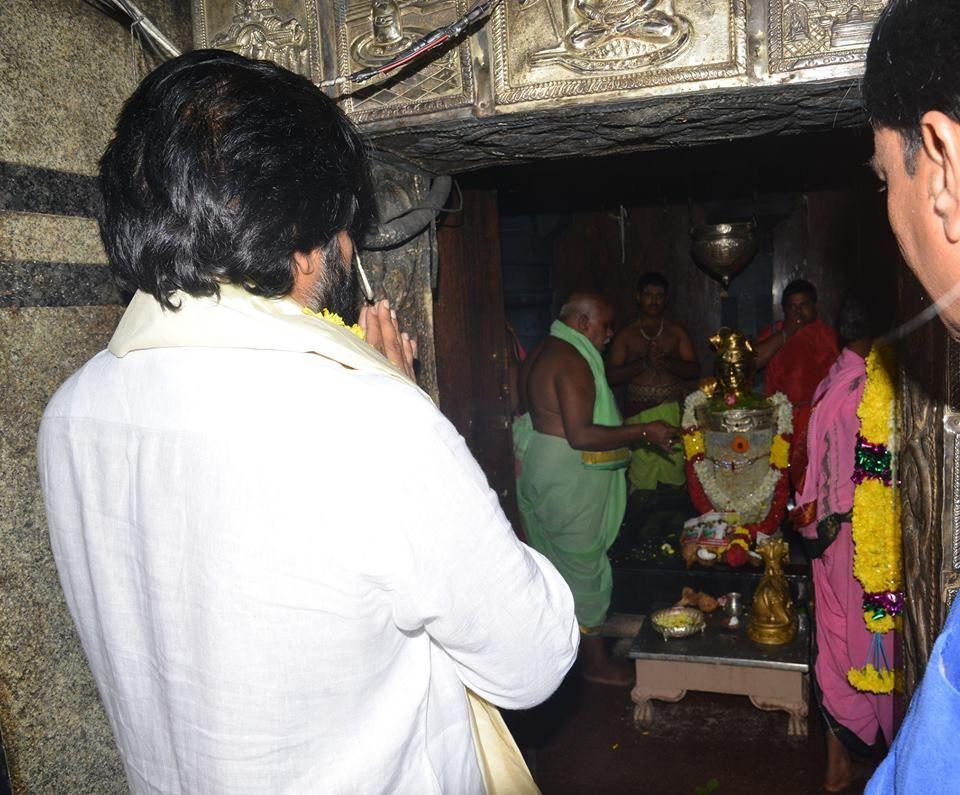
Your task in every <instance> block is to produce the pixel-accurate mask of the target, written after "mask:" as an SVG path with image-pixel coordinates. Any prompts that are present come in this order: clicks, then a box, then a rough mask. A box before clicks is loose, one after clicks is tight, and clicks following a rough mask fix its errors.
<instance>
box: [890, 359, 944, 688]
mask: <svg viewBox="0 0 960 795" xmlns="http://www.w3.org/2000/svg"><path fill="white" fill-rule="evenodd" d="M900 376H901V387H900V434H901V452H900V473H899V475H900V480H901V483H902V488H901V490H900V499H901V527H902V531H903V567H904V586H905V591H906V596H907V599H906V607H905V612H906V618H905V621H904V631H903V647H904V658H905V665H904V675H905V679H906V690H907V694H908V695H909V694H910V693H912V692H913V690H914V688H915V687H916V685H917V684H918V683H919V681H920V678H921V677H922V676H923V671H924V668H925V666H926V661H927V658H928V657H929V656H930V650H931V649H932V648H933V642H934V640H935V639H936V636H937V634H938V633H939V632H940V626H941V607H940V605H941V595H940V582H939V577H938V576H937V574H938V573H939V572H940V570H941V556H942V546H941V543H942V540H941V519H942V490H941V489H942V485H941V482H940V479H939V477H938V476H939V474H940V473H939V472H938V469H939V467H938V466H936V462H938V461H940V460H941V455H942V451H943V425H942V422H941V417H942V407H941V405H940V404H938V403H937V402H935V401H934V400H931V398H930V395H929V392H928V391H927V390H926V389H925V388H924V387H923V385H922V384H921V383H919V382H918V381H917V380H915V379H914V377H913V376H912V375H911V373H910V372H908V369H907V367H905V366H903V365H901V370H900Z"/></svg>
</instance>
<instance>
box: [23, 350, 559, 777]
mask: <svg viewBox="0 0 960 795" xmlns="http://www.w3.org/2000/svg"><path fill="white" fill-rule="evenodd" d="M39 455H40V476H41V485H42V488H43V493H44V498H45V502H46V508H47V516H48V521H49V526H50V536H51V542H52V546H53V551H54V556H55V558H56V561H57V567H58V569H59V572H60V577H61V581H62V583H63V589H64V593H65V595H66V600H67V604H68V606H69V608H70V612H71V614H72V616H73V618H74V620H75V622H76V624H77V627H78V630H79V634H80V638H81V641H82V643H83V646H84V649H85V651H86V654H87V657H88V659H89V662H90V666H91V669H92V671H93V674H94V678H95V680H96V682H97V687H98V689H99V692H100V696H101V699H102V700H103V702H104V705H105V708H106V711H107V715H108V717H109V719H110V722H111V725H112V727H113V731H114V735H115V737H116V740H117V743H118V746H119V748H120V753H121V756H122V758H123V762H124V766H125V769H126V773H127V777H128V783H129V785H130V787H131V789H132V790H133V791H134V792H151V793H153V792H161V793H180V792H190V793H195V792H196V793H207V792H210V793H214V792H216V793H220V792H223V793H243V792H251V793H273V792H291V793H292V792H303V793H318V792H324V793H327V792H329V793H354V792H355V793H377V792H384V793H416V794H417V795H421V794H422V793H430V792H447V793H457V794H458V795H459V793H474V792H482V790H483V784H482V781H481V777H480V771H479V768H478V765H477V761H476V755H475V749H474V746H473V740H472V737H471V731H470V727H469V723H468V715H467V702H466V697H465V692H464V685H466V686H468V687H470V688H471V689H472V690H474V691H475V692H476V693H478V694H479V695H481V696H483V697H484V698H486V699H487V700H489V701H490V702H492V703H494V704H496V705H498V706H502V707H505V708H509V709H518V708H525V707H531V706H533V705H535V704H537V703H539V702H541V701H543V700H544V699H546V698H547V697H548V696H549V695H550V694H551V693H552V692H553V691H554V689H555V688H556V687H557V686H558V685H559V683H560V681H561V680H562V678H563V676H564V674H565V673H566V672H567V670H568V669H569V667H570V666H571V664H572V662H573V659H574V657H575V655H576V648H577V643H578V629H577V625H576V621H575V618H574V615H573V601H572V597H571V595H570V591H569V589H568V588H567V586H566V584H565V583H564V582H563V580H562V579H561V577H560V576H559V574H558V573H557V572H556V570H555V569H554V568H553V567H552V566H551V564H550V563H549V562H547V561H546V559H544V558H543V557H542V556H540V555H539V554H537V553H536V552H534V551H533V550H531V549H529V548H527V547H526V546H524V545H523V544H521V543H520V542H519V541H517V539H516V538H515V536H514V533H513V530H512V529H511V528H510V526H509V524H508V522H507V520H506V519H505V517H504V515H503V513H502V512H501V510H500V507H499V505H498V502H497V499H496V496H495V495H494V493H493V492H492V491H491V490H490V488H489V487H488V485H487V483H486V479H485V478H484V475H483V473H482V472H481V470H480V469H479V467H478V466H477V464H476V462H475V461H474V460H473V458H472V456H471V455H470V453H469V452H468V450H467V448H466V446H465V444H464V442H463V440H462V439H461V438H460V437H459V436H458V434H457V433H456V431H455V430H454V429H453V427H452V426H451V425H450V424H449V423H448V422H447V421H446V419H444V417H443V416H442V415H441V414H440V413H439V412H438V411H437V410H436V408H435V407H434V406H433V405H432V404H431V403H430V402H429V401H427V400H426V399H424V397H423V396H422V394H420V393H419V392H418V391H417V390H415V389H414V388H413V387H411V386H409V385H407V384H405V383H403V382H402V381H400V380H399V379H396V378H390V377H388V376H384V375H381V374H377V373H362V372H355V371H351V370H347V369H345V368H343V367H342V366H340V365H338V364H336V363H334V362H331V361H330V360H328V359H324V358H321V357H319V356H315V355H312V354H308V353H296V352H277V351H254V350H243V349H233V350H232V349H211V348H168V349H160V350H145V351H135V352H133V353H130V354H128V355H127V356H125V357H124V358H122V359H121V358H117V357H116V356H114V355H113V354H111V353H109V352H106V351H104V352H102V353H100V354H98V355H97V356H95V357H94V358H93V359H92V360H91V361H90V362H88V363H87V364H86V365H85V366H84V367H83V368H82V369H81V370H80V371H79V372H77V373H75V374H74V375H73V376H72V377H71V378H70V379H69V380H68V381H67V382H66V383H65V384H64V385H63V386H62V387H61V389H60V390H59V391H58V392H57V394H56V395H55V397H54V398H53V400H52V401H51V403H50V405H49V406H48V407H47V410H46V413H45V415H44V419H43V423H42V426H41V430H40V442H39Z"/></svg>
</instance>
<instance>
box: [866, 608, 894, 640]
mask: <svg viewBox="0 0 960 795" xmlns="http://www.w3.org/2000/svg"><path fill="white" fill-rule="evenodd" d="M863 621H864V623H865V624H866V625H867V629H869V630H870V631H871V632H876V633H877V634H878V635H882V634H884V633H885V632H889V631H890V630H891V629H893V628H894V620H893V616H883V617H882V618H878V619H874V617H873V612H872V611H870V610H864V611H863Z"/></svg>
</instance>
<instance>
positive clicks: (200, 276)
mask: <svg viewBox="0 0 960 795" xmlns="http://www.w3.org/2000/svg"><path fill="white" fill-rule="evenodd" d="M100 189H101V192H102V208H101V212H100V219H99V220H100V234H101V237H102V238H103V243H104V247H105V248H106V251H107V256H108V257H109V260H110V266H111V269H112V270H113V273H114V276H115V277H116V279H117V282H118V283H119V285H120V287H121V289H122V290H125V291H128V292H133V291H135V290H143V291H145V292H147V293H149V294H151V295H152V296H153V297H154V298H156V299H157V301H159V302H160V303H161V304H162V305H163V306H165V307H167V308H170V309H176V308H177V304H176V301H175V300H172V296H173V294H174V292H176V291H177V290H182V291H184V292H186V293H188V294H190V295H193V296H209V295H219V286H220V284H224V283H231V284H238V285H241V286H243V287H244V288H246V289H247V290H249V291H250V292H251V293H254V294H255V295H262V296H268V297H275V296H281V295H286V294H287V293H289V292H290V290H291V289H292V288H293V260H292V258H293V254H294V252H309V251H312V250H314V249H315V248H318V247H326V246H328V245H329V243H330V241H331V240H332V239H333V238H334V237H335V236H336V234H337V232H339V231H341V230H344V229H346V230H348V231H350V232H351V233H352V234H354V235H355V237H356V235H357V234H358V233H359V232H360V229H361V227H362V225H363V224H364V223H365V222H366V220H367V217H368V214H369V210H370V198H369V197H370V177H369V170H368V164H367V158H366V153H365V151H364V146H363V142H362V140H361V138H360V136H359V134H358V132H357V130H356V129H355V128H354V126H353V125H352V124H351V123H350V121H349V120H348V119H347V118H346V116H344V114H343V112H342V111H341V110H340V109H339V108H337V106H336V105H335V104H334V103H333V101H332V100H330V99H329V98H328V97H327V96H326V95H325V94H324V93H323V92H322V91H321V90H320V89H319V88H317V87H316V86H315V85H313V84H312V83H311V82H310V81H309V80H307V79H306V78H305V77H301V76H300V75H296V74H294V73H293V72H289V71H287V70H286V69H283V68H281V67H279V66H277V65H275V64H272V63H269V62H266V61H251V60H249V59H247V58H243V57H242V56H240V55H236V54H234V53H231V52H227V51H224V50H195V51H193V52H189V53H186V54H185V55H181V56H180V57H178V58H174V59H173V60H171V61H168V62H166V63H164V64H163V65H161V66H160V67H158V68H157V69H156V70H155V71H154V72H152V73H151V74H150V75H148V76H147V77H146V78H145V79H144V80H143V82H142V83H141V84H140V85H139V86H138V87H137V89H136V91H134V93H133V95H132V96H131V97H130V99H129V100H127V102H126V104H125V105H124V107H123V110H122V111H121V113H120V117H119V119H118V121H117V127H116V132H115V134H114V137H113V140H112V141H111V142H110V144H109V145H108V146H107V150H106V152H105V153H104V155H103V157H102V158H101V160H100Z"/></svg>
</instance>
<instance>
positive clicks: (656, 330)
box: [607, 271, 700, 491]
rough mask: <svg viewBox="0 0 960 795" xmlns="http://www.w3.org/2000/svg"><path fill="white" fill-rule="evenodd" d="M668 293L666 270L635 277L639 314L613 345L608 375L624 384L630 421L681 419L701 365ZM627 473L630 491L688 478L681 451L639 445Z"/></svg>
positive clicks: (612, 382) (680, 482)
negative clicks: (669, 312) (671, 315)
mask: <svg viewBox="0 0 960 795" xmlns="http://www.w3.org/2000/svg"><path fill="white" fill-rule="evenodd" d="M669 297H670V284H669V282H668V281H667V279H666V277H664V276H663V274H660V273H657V272H655V271H650V272H648V273H645V274H643V276H641V277H640V279H639V280H638V282H637V304H638V306H639V309H640V316H639V317H638V318H637V320H636V321H634V322H633V323H631V324H630V325H629V326H627V327H626V328H624V329H622V330H621V331H620V332H619V333H618V334H617V335H616V336H615V337H614V338H613V342H612V343H611V345H610V354H609V356H608V357H607V380H608V381H609V382H610V385H611V386H620V385H623V384H625V385H626V396H625V399H624V401H623V407H624V416H625V417H626V418H627V423H628V424H633V423H645V422H654V421H656V420H660V421H663V422H666V423H669V424H670V425H679V423H680V401H681V400H682V399H683V396H684V392H685V391H686V384H687V383H689V382H692V381H694V380H695V379H696V378H697V376H698V374H699V371H700V365H699V362H698V361H697V353H696V351H695V350H694V348H693V343H692V342H691V341H690V335H689V334H687V332H686V330H684V328H683V326H681V325H679V324H677V323H674V322H672V321H670V320H667V319H666V317H665V316H664V315H665V313H666V309H667V303H668V300H669ZM628 479H629V481H630V485H631V490H632V491H636V490H640V491H649V490H654V489H656V488H657V487H658V486H659V485H661V484H663V485H669V486H681V485H683V483H684V480H685V478H684V472H683V454H682V453H681V452H675V453H672V454H671V455H668V456H665V455H663V454H662V453H661V452H659V451H657V450H651V449H649V448H638V449H636V450H634V452H633V459H632V460H631V462H630V469H629V472H628Z"/></svg>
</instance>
